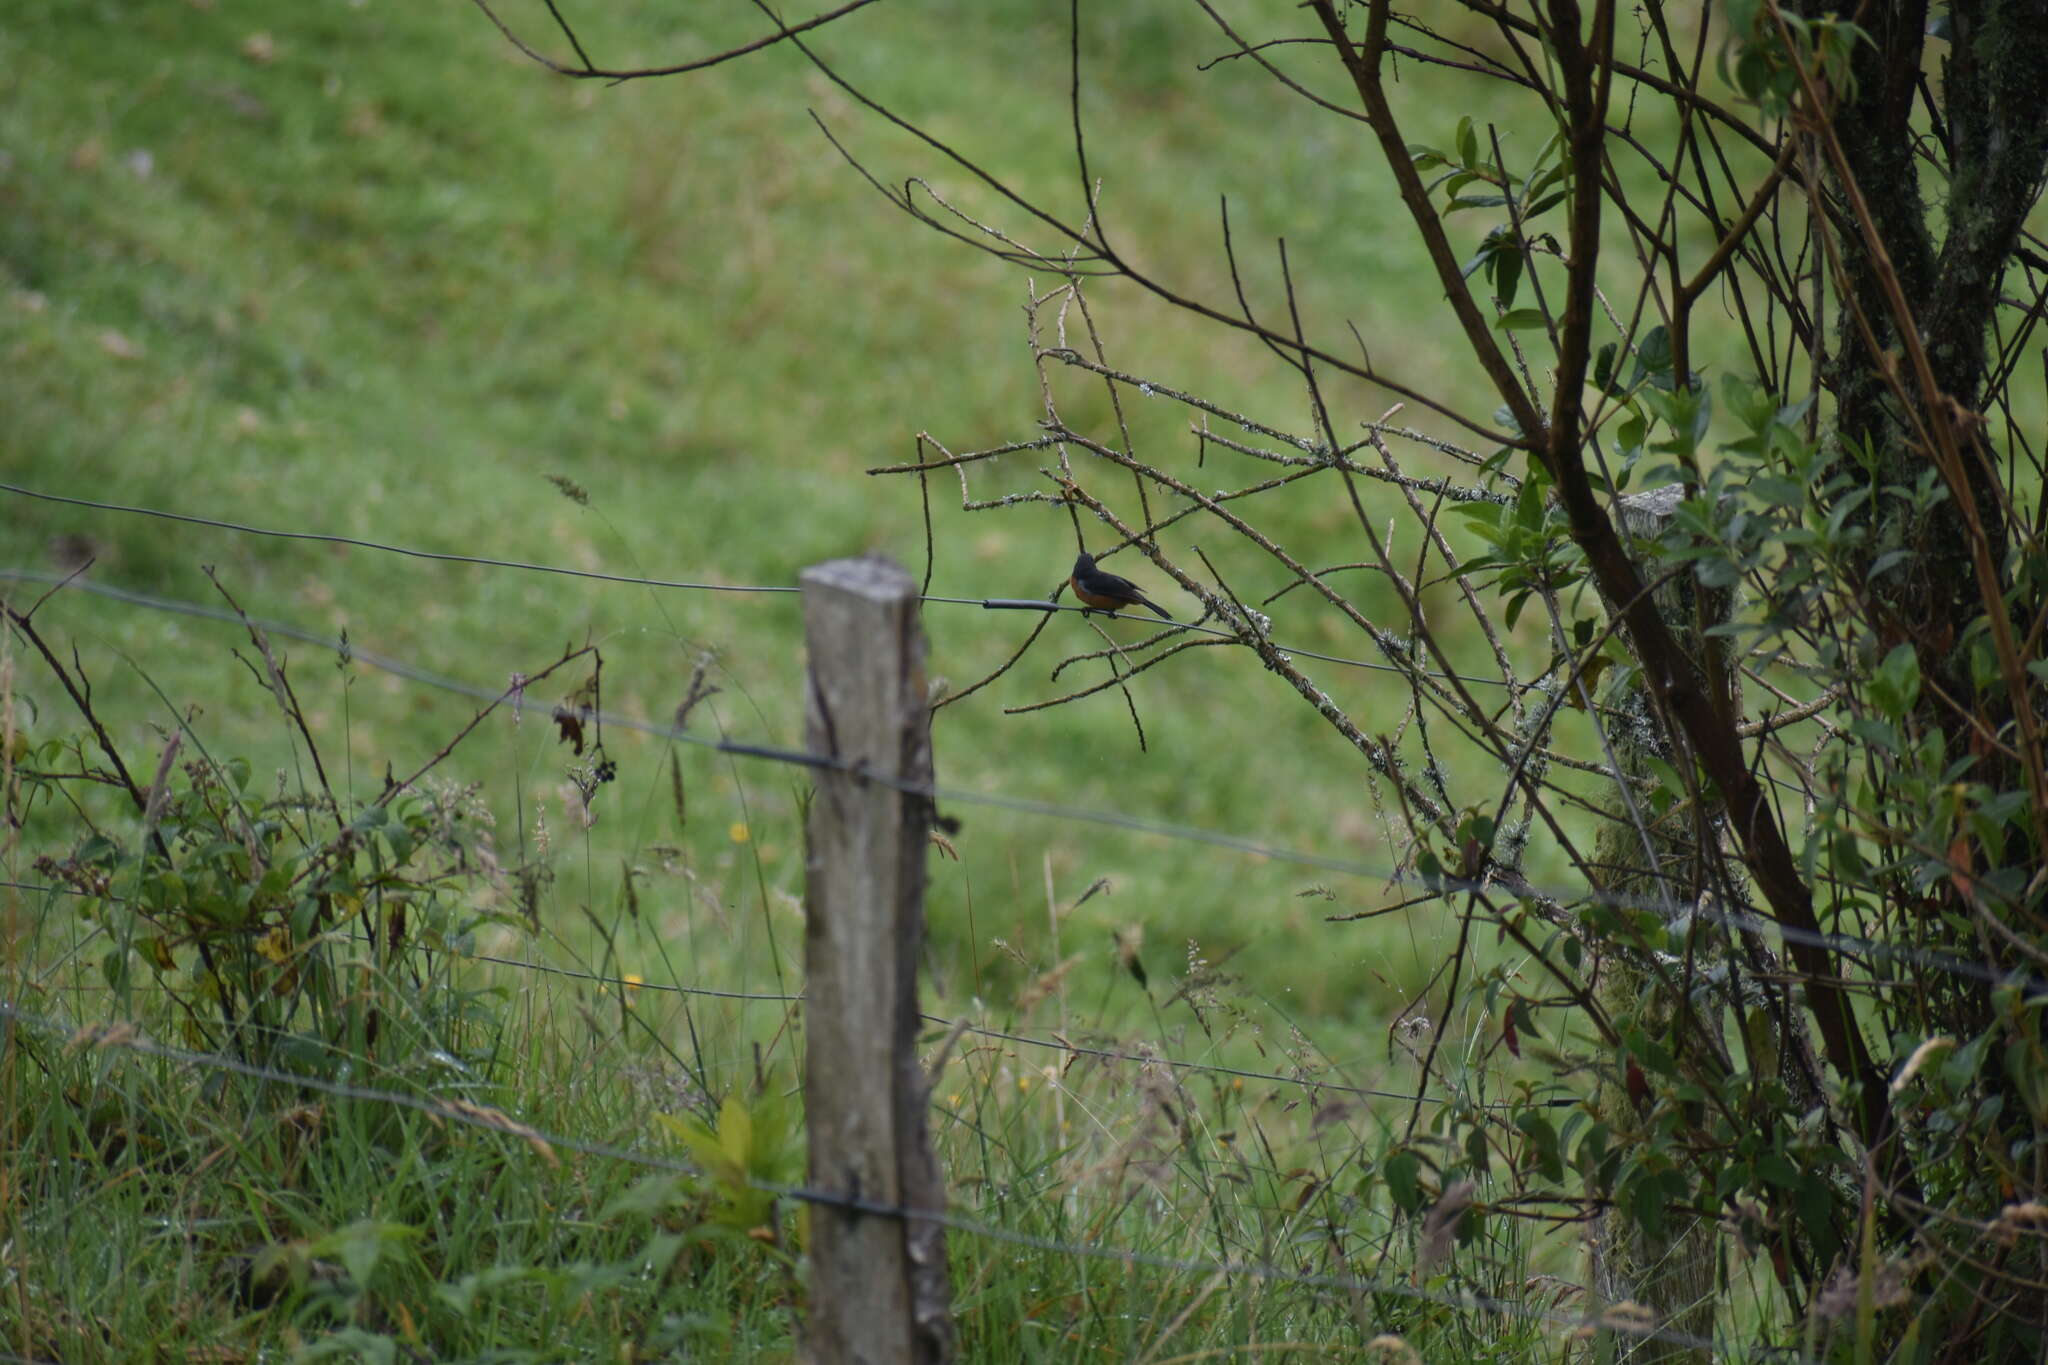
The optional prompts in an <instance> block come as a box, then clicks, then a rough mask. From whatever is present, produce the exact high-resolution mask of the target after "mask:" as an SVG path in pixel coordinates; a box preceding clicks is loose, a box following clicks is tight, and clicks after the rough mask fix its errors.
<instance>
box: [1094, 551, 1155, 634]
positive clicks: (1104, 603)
mask: <svg viewBox="0 0 2048 1365" xmlns="http://www.w3.org/2000/svg"><path fill="white" fill-rule="evenodd" d="M1073 581H1074V596H1076V597H1078V598H1080V599H1081V605H1082V606H1084V607H1091V608H1094V609H1096V610H1099V611H1115V610H1116V609H1117V608H1118V607H1128V606H1140V607H1150V608H1151V609H1152V610H1153V611H1156V612H1158V613H1159V614H1160V615H1161V616H1164V617H1165V618H1166V619H1167V620H1169V621H1171V620H1172V619H1173V616H1172V614H1171V613H1170V612H1168V611H1167V610H1166V608H1165V607H1162V606H1160V605H1159V604H1158V603H1157V602H1154V601H1152V600H1150V599H1149V598H1147V597H1146V596H1145V594H1143V593H1141V592H1139V591H1138V585H1137V584H1135V583H1133V582H1131V580H1130V579H1128V578H1118V577H1117V576H1116V575H1115V574H1113V573H1105V572H1103V571H1102V570H1101V569H1098V568H1096V567H1095V556H1094V555H1091V554H1089V553H1088V552H1087V551H1085V550H1084V551H1082V552H1081V555H1080V557H1079V558H1077V559H1076V560H1075V561H1074V580H1073Z"/></svg>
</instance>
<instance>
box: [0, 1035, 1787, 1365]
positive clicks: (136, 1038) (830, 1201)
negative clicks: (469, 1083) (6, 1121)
mask: <svg viewBox="0 0 2048 1365" xmlns="http://www.w3.org/2000/svg"><path fill="white" fill-rule="evenodd" d="M0 1019H5V1020H7V1021H9V1022H10V1023H12V1024H13V1025H15V1026H16V1027H20V1028H26V1029H30V1030H32V1031H34V1032H38V1033H41V1034H43V1035H45V1036H48V1037H61V1038H64V1039H65V1040H66V1045H67V1046H68V1047H73V1048H76V1047H96V1048H119V1049H122V1050H125V1051H129V1052H134V1053H137V1054H140V1055H142V1056H146V1057H153V1058H157V1059H159V1060H162V1061H167V1062H171V1063H173V1064H176V1065H179V1066H186V1067H196V1068H201V1069H205V1070H213V1071H222V1072H228V1073H231V1074H234V1075H239V1076H244V1077H247V1078H249V1079H251V1080H255V1081H260V1082H263V1083H265V1084H274V1085H283V1086H291V1087H295V1088H299V1089H305V1090H313V1091H317V1092H319V1093H321V1094H327V1095H333V1096H336V1097H338V1098H342V1099H350V1100H356V1101H359V1102H362V1103H370V1104H388V1105H392V1106H395V1107H398V1108H403V1109H410V1110H413V1111H415V1112H417V1113H422V1114H426V1115H429V1116H430V1117H433V1118H436V1119H439V1120H441V1121H443V1122H447V1123H456V1124H461V1125H463V1126H465V1127H471V1128H477V1129H481V1130H483V1131H485V1132H491V1133H497V1134H499V1135H501V1136H504V1137H509V1138H514V1139H517V1140H518V1141H520V1142H523V1143H525V1144H527V1145H528V1147H529V1148H531V1149H533V1150H535V1151H543V1150H545V1151H547V1152H549V1153H550V1154H551V1153H552V1150H553V1149H560V1150H562V1151H569V1152H576V1153H578V1154H580V1155H583V1156H588V1157H593V1158H596V1159H599V1160H604V1161H617V1162H622V1163H625V1164H628V1165H633V1166H638V1167H641V1168H644V1169H647V1170H653V1171H660V1172H664V1173H667V1174H672V1175H679V1176H687V1177H691V1178H696V1179H708V1180H715V1179H716V1177H714V1176H712V1175H711V1174H710V1173H708V1172H706V1171H704V1170H702V1169H701V1168H699V1167H696V1166H692V1165H691V1164H690V1163H688V1162H686V1161H681V1160H678V1159H677V1158H675V1157H672V1156H669V1155H667V1154H665V1153H660V1152H649V1151H645V1150H641V1149H638V1148H632V1147H622V1146H619V1145H617V1144H614V1143H605V1142H593V1141H589V1140H587V1139H584V1138H578V1137H572V1136H570V1135H568V1134H563V1133H555V1132H550V1131H547V1130H545V1129H541V1128H538V1127H535V1126H533V1125H531V1124H527V1123H523V1122H521V1121H519V1120H518V1119H515V1118H513V1117H512V1116H511V1115H509V1114H505V1113H503V1112H502V1111H499V1110H495V1109H490V1108H487V1107H485V1106H480V1105H475V1104H471V1103H468V1102H466V1101H465V1102H463V1103H461V1104H452V1103H448V1102H445V1101H441V1100H437V1099H435V1098H433V1097H431V1096H421V1095H409V1094H406V1093H404V1092H402V1091H396V1090H380V1089H376V1088H374V1087H370V1086H360V1085H352V1084H349V1083H347V1082H344V1081H333V1080H328V1079H326V1078H324V1077H318V1076H308V1075H297V1074H293V1073H290V1072H283V1071H276V1070H273V1069H272V1068H269V1067H265V1066H261V1065H258V1064H256V1063H253V1062H247V1061H244V1060H242V1059H240V1058H238V1057H229V1056H224V1055H221V1054H219V1053H207V1052H193V1051H190V1050H188V1049H185V1048H180V1047H173V1046H171V1045H169V1044H166V1043H161V1042H158V1041H156V1040H155V1039H152V1038H150V1037H149V1036H148V1035H146V1034H144V1033H143V1032H142V1031H141V1030H140V1029H139V1028H138V1027H137V1026H135V1025H133V1024H130V1023H105V1024H95V1025H88V1026H85V1027H83V1028H73V1027H69V1026H66V1025H64V1024H62V1023H59V1022H57V1021H56V1020H53V1019H46V1018H43V1017H41V1016H39V1015H35V1014H31V1013H29V1012H28V1011H26V1010H23V1009H21V1008H20V1007H18V1006H16V1005H14V1004H11V1003H9V1002H6V1001H0ZM746 1183H747V1184H748V1186H750V1187H751V1188H753V1189H756V1190H760V1191H761V1192H763V1193H766V1194H772V1195H775V1196H777V1197H778V1198H784V1199H790V1200H795V1201H797V1202H799V1203H804V1204H809V1205H813V1206H816V1207H822V1208H831V1209H838V1210H842V1211H844V1212H848V1213H858V1214H863V1215H867V1216H870V1217H878V1218H891V1219H895V1220H897V1221H902V1222H920V1223H935V1224H938V1225H940V1226H942V1227H944V1228H945V1229H946V1230H947V1231H948V1232H955V1233H959V1234H961V1235H964V1236H969V1237H976V1238H981V1239H983V1240H986V1241H992V1242H1000V1243H1006V1244H1008V1245H1012V1246H1022V1247H1026V1248H1029V1249H1031V1250H1034V1251H1043V1252H1046V1253H1049V1254H1052V1255H1057V1256H1071V1257H1076V1258H1082V1257H1085V1258H1088V1259H1093V1260H1104V1261H1113V1262H1116V1263H1117V1264H1120V1265H1123V1266H1126V1267H1143V1268H1146V1269H1152V1270H1165V1271H1169V1272H1172V1273H1175V1274H1186V1275H1202V1276H1221V1277H1225V1278H1237V1279H1255V1280H1262V1281H1267V1282H1270V1283H1275V1284H1283V1285H1291V1286H1294V1287H1297V1288H1302V1289H1309V1290H1317V1291H1323V1292H1331V1293H1347V1294H1383V1295H1387V1296H1390V1297H1394V1298H1401V1299H1409V1300H1412V1301H1416V1302H1421V1303H1428V1304H1433V1305H1436V1306H1438V1307H1443V1308H1449V1309H1451V1310H1453V1311H1456V1312H1461V1313H1493V1314H1499V1315H1501V1316H1504V1317H1514V1318H1520V1319H1523V1320H1525V1321H1530V1322H1541V1323H1544V1324H1546V1325H1549V1326H1554V1327H1559V1328H1563V1329H1566V1330H1569V1331H1602V1330H1604V1331H1612V1332H1616V1333H1620V1334H1623V1335H1626V1336H1629V1337H1633V1338H1640V1339H1644V1340H1655V1341H1662V1342H1667V1343H1669V1344H1671V1345H1674V1346H1682V1347H1686V1348H1688V1349H1691V1350H1701V1351H1708V1352H1713V1353H1717V1354H1729V1355H1734V1354H1739V1353H1738V1352H1734V1351H1731V1350H1727V1349H1726V1348H1723V1347H1721V1346H1720V1345H1718V1344H1717V1343H1716V1342H1714V1341H1713V1340H1711V1339H1710V1338H1706V1337H1701V1336H1697V1335H1694V1334H1692V1333H1688V1332H1683V1331H1679V1330H1677V1329H1675V1328H1669V1327H1663V1326H1659V1325H1658V1324H1659V1323H1662V1322H1663V1321H1665V1320H1666V1318H1667V1317H1668V1315H1667V1314H1665V1313H1663V1312H1660V1311H1659V1310H1657V1309H1655V1308H1654V1307H1650V1306H1648V1305H1643V1304H1638V1303H1624V1304H1616V1305H1613V1306H1611V1307H1610V1308H1608V1309H1607V1310H1606V1311H1604V1312H1602V1313H1598V1314H1590V1315H1589V1314H1574V1313H1566V1312H1562V1311H1560V1310H1558V1309H1554V1308H1545V1307H1543V1306H1542V1305H1540V1304H1529V1303H1523V1302H1520V1301H1518V1300H1514V1299H1503V1298H1499V1297H1497V1296H1494V1295H1489V1294H1481V1293H1477V1292H1474V1291H1461V1292H1455V1293H1454V1292H1448V1291H1441V1290H1433V1289H1428V1288H1425V1287H1423V1286H1421V1285H1414V1284H1406V1283H1403V1282H1401V1281H1399V1280H1382V1279H1372V1278H1368V1277H1364V1276H1353V1275H1327V1274H1316V1275H1311V1274H1303V1273H1301V1272H1298V1271H1291V1270H1287V1269H1285V1268H1284V1267H1281V1266H1276V1265H1272V1264H1270V1263H1267V1262H1260V1261H1214V1260H1201V1259H1195V1258H1183V1257H1174V1256H1165V1255H1160V1254H1156V1253H1151V1252H1143V1251H1134V1250H1129V1249H1126V1248H1119V1247H1112V1246H1105V1245H1101V1244H1099V1243H1088V1242H1070V1241H1064V1240H1061V1239H1058V1238H1052V1237H1042V1236H1039V1235H1037V1234H1035V1233H1027V1232H1020V1231H1017V1230H1015V1229H1012V1228H1002V1227H996V1226H994V1225H992V1224H988V1223H983V1222H980V1221H977V1220H975V1219H971V1218H967V1217H964V1216H962V1215H960V1214H955V1213H949V1212H945V1211H942V1210H935V1209H918V1208H910V1207H906V1206H902V1205H896V1204H887V1203H880V1202H877V1201H874V1200H869V1199H861V1198H858V1197H855V1196H849V1195H846V1194H841V1193H839V1192H837V1191H833V1190H821V1189H816V1188H813V1187H811V1186H808V1185H788V1184H783V1183H781V1182H778V1181H768V1180H756V1179H752V1178H749V1179H748V1180H747V1182H746ZM1780 1358H1781V1359H1786V1360H1790V1361H1795V1362H1797V1363H1798V1365H1819V1362H1817V1361H1810V1360H1809V1358H1808V1357H1805V1356H1803V1355H1797V1354H1784V1355H1781V1356H1780Z"/></svg>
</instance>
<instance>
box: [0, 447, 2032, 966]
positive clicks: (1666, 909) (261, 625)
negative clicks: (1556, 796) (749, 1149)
mask: <svg viewBox="0 0 2048 1365" xmlns="http://www.w3.org/2000/svg"><path fill="white" fill-rule="evenodd" d="M11 487H12V485H8V484H0V489H8V488H11ZM8 579H12V580H16V581H24V582H37V583H59V582H65V583H68V590H73V591H80V592H87V593H92V594H94V595H96V596H100V597H105V598H108V599H110V600H113V601H117V602H124V603H127V604H129V605H132V606H139V607H143V608H145V609H147V610H152V611H162V612H168V613H172V614H175V615H181V616H192V617H198V618H201V619H203V620H209V621H219V622H223V623H226V624H231V625H236V626H240V627H244V628H254V629H257V630H261V631H264V632H266V633H268V634H271V635H276V636H281V637H283V638H286V639H293V640H299V641H301V642H303V643H306V644H310V645H314V646H317V647H318V648H321V649H325V650H328V651H330V652H333V653H336V654H339V655H345V656H346V657H348V658H349V659H351V660H354V661H358V662H362V663H365V664H368V665H369V666H371V667H374V668H377V669H379V670H381V671H384V672H388V673H390V674H392V675H393V676H395V677H400V678H405V679H407V680H410V681H412V682H417V683H420V684H422V685H424V686H427V687H432V688H434V689H436V690H438V691H443V692H447V693H449V694H451V695H454V696H460V697H465V698H468V699H470V700H473V701H482V702H485V703H489V704H496V703H498V702H500V701H502V700H503V699H504V697H505V695H506V694H505V691H504V690H503V689H499V690H495V691H494V690H492V689H490V688H487V687H481V686H477V685H475V684H472V683H465V682H461V681H459V680H457V679H454V678H449V677H446V676H444V675H442V674H438V673H434V672H432V671H430V670H428V669H425V668H422V667H419V666H418V665H415V664H412V663H408V662H406V661H404V660H400V659H394V658H391V657H389V656H387V655H383V654H378V653H376V652H375V651H372V650H366V649H363V648H361V647H359V646H358V645H356V644H354V643H353V642H344V641H342V640H340V639H337V638H336V637H334V636H332V635H329V634H327V633H324V632H319V631H313V630H308V629H306V628H305V627H302V626H297V625H293V624H291V623H290V622H284V621H277V620H272V619H267V618H262V617H255V616H249V615H247V614H244V613H238V612H234V611H230V610H228V609H226V608H222V607H214V606H210V605H207V604H205V603H199V602H188V601H182V600H179V599H176V598H166V597H158V596H154V595H151V594H149V593H141V592H134V591H131V590H129V589H125V588H116V587H112V586H109V585H106V584H101V583H95V582H93V581H91V580H89V579H69V580H68V579H66V578H65V577H64V576H63V575H57V574H50V573H47V572H45V571H42V570H31V569H5V568H0V580H8ZM791 591H795V590H794V589H792V590H791ZM588 714H589V715H590V717H591V718H593V719H594V720H595V722H596V723H597V725H598V726H600V727H608V728H613V729H619V730H627V731H632V732H635V733H639V734H645V735H648V736H650V737H652V738H655V739H660V740H666V741H670V742H673V743H677V744H685V745H691V746H694V747H698V748H704V749H709V750H713V751H715V752H718V753H722V754H730V755H733V756H736V757H741V758H754V759H760V760H763V761H766V762H773V763H783V764H788V765H793V766H798V767H805V768H812V769H827V770H831V771H836V772H845V773H851V774H853V775H855V776H858V777H860V778H861V779H863V780H865V781H870V782H875V783H877V784H879V785H881V786H885V787H888V788H890V789H892V790H895V791H900V792H902V793H904V794H905V795H908V796H916V797H923V798H925V799H928V800H931V801H933V802H934V803H944V804H950V805H967V806H982V807H986V808H990V809H994V810H1003V811H1010V812H1013V813H1016V814H1020V815H1034V816H1040V817H1043V818H1046V819H1053V820H1064V821H1070V822H1073V823H1078V824H1086V825H1098V826H1104V827H1109V828H1115V829H1123V830H1128V831H1130V832H1132V833H1136V834H1149V835H1156V836H1158V837H1160V838H1165V839H1172V840H1177V841H1180V842H1184V843H1192V844H1200V845H1205V846H1207V847H1211V848H1220V849H1224V850H1227V851H1230V852H1235V853H1242V854H1248V855H1251V856H1254V857H1259V858H1265V859H1269V860H1271V861H1273V862H1278V863H1285V864H1289V865H1292V866H1296V867H1306V868H1311V869H1314V870H1316V871H1320V872H1334V873H1339V874H1342V875H1345V876H1351V877H1357V878H1360V879H1361V880H1366V881H1378V882H1381V883H1383V884H1385V885H1386V886H1388V887H1390V888H1394V889H1400V890H1404V891H1409V892H1416V891H1420V892H1429V893H1433V894H1434V895H1436V896H1439V897H1447V896H1450V895H1505V896H1510V897H1514V898H1517V899H1523V898H1528V899H1539V900H1545V901H1548V902H1550V903H1552V904H1555V905H1558V906H1572V905H1580V904H1593V905H1601V906H1606V907H1608V908H1611V909H1619V910H1632V911H1645V912H1649V913H1652V914H1658V915H1665V914H1668V913H1670V911H1671V910H1672V908H1673V907H1672V905H1671V903H1670V902H1669V901H1667V900H1660V899H1658V898H1656V897H1651V896H1637V895H1630V894H1626V893H1622V892H1616V891H1609V890H1604V889H1600V888H1593V887H1585V886H1575V887H1565V886H1553V885H1541V884H1536V883H1529V882H1520V883H1517V884H1514V885H1510V884H1507V883H1505V882H1501V881H1497V880H1474V879H1469V878H1463V877H1458V876H1454V875H1450V874H1448V873H1447V874H1443V875H1440V876H1438V877H1435V878H1433V879H1430V880H1428V881H1424V880H1423V879H1421V878H1420V877H1418V876H1417V875H1415V874H1414V873H1412V872H1407V871H1404V870H1403V869H1401V868H1398V867H1393V866H1390V865H1388V864H1384V863H1371V862H1367V861H1365V860H1363V859H1358V858H1348V857H1343V856H1340V855H1337V854H1328V853H1317V852H1312V851H1309V850H1305V849H1298V848H1291V847H1288V846H1286V845H1282V844H1274V843H1269V842H1266V841H1264V840H1260V839H1256V838H1253V837H1251V836H1248V835H1242V834H1236V833H1233V832H1231V831H1228V830H1219V829H1210V828H1206V827H1203V826H1199V825H1186V824H1180V823H1177V822H1173V821H1167V820H1158V819H1153V818H1150V817H1147V816H1141V815H1133V814H1131V813H1130V812H1128V811H1122V810H1104V809H1100V808H1091V807H1083V806H1074V805H1067V804H1063V803H1060V802H1054V801H1041V800H1037V799H1035V798H1032V797H1020V796H1007V795H1003V794H1001V793H996V792H979V791H973V790H970V789H968V788H964V787H949V786H945V785H943V784H940V783H925V782H912V781H909V780H907V779H904V778H899V777H895V776H892V775H890V774H887V773H881V772H877V771H874V770H873V769H871V768H868V767H866V766H865V765H861V764H857V763H852V762H849V761H848V760H846V759H843V758H840V757H838V756H836V755H831V754H819V753H812V752H810V751H808V750H804V749H793V748H789V747H786V746H781V745H773V744H755V743H746V742H742V741H738V740H732V739H726V738H718V739H713V738H710V737H708V736H705V735H699V734H694V733H692V732H690V731H689V730H687V729H685V728H682V727H679V726H674V725H663V724H660V723H657V722H654V721H647V720H642V719H640V718H638V717H635V716H628V715H624V714H620V713H615V712H607V711H597V710H593V711H590V712H589V713H588ZM1684 913H1687V914H1689V915H1691V916H1692V917H1693V918H1694V919H1697V920H1701V921H1704V922H1708V923H1713V924H1719V925H1722V926H1724V927H1726V928H1730V929H1736V930H1741V931H1743V932H1747V933H1757V934H1775V935H1778V936H1779V937H1781V938H1783V939H1785V940H1786V941H1787V942H1793V943H1800V944H1807V945H1811V946H1813V947H1819V948H1825V949H1828V950H1829V951H1831V952H1838V953H1843V954H1845V955H1862V956H1867V957H1872V958H1879V959H1885V960H1891V961H1898V962H1903V963H1905V964H1907V965H1909V966H1915V967H1924V968H1927V969H1929V970H1934V971H1941V972H1946V973H1950V974H1953V975H1957V976H1963V977H1968V978H1970V979H1972V980H1976V981H1979V982H1983V983H1985V984H1988V985H2000V986H2003V985H2012V986H2017V987H2019V988H2021V989H2024V990H2027V991H2030V992H2043V991H2048V977H2044V976H2040V975H2036V974H2034V973H2032V972H2028V971H2026V970H2024V969H2020V968H2014V969H2011V970H2005V971H2001V970H1998V969H1995V968H1992V967H1987V966H1985V965H1983V964H1982V963H1977V962H1971V961H1969V960H1968V959H1965V958H1959V957H1956V956H1954V955H1953V954H1949V953H1942V952H1937V951H1935V950H1932V949H1927V948H1921V947H1918V946H1916V945H1913V944H1896V943H1887V942H1885V941H1883V940H1879V939H1871V938H1865V937H1860V936H1858V935H1854V934H1844V933H1833V932H1828V931H1820V932H1815V931H1813V930H1808V929H1801V928H1799V927H1797V926H1794V925H1787V924H1781V923H1780V922H1778V921H1777V920H1775V919H1770V918H1767V917H1765V916H1761V915H1754V914H1749V913H1747V912H1745V911H1740V910H1733V909H1726V908H1722V907H1720V906H1717V905H1711V904H1706V903H1700V904H1695V905H1692V906H1689V907H1685V908H1684Z"/></svg>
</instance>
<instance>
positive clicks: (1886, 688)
mask: <svg viewBox="0 0 2048 1365" xmlns="http://www.w3.org/2000/svg"><path fill="white" fill-rule="evenodd" d="M1865 690H1866V691H1867V693H1868V694H1869V697H1870V701H1871V704H1872V705H1874V706H1875V707H1877V709H1878V710H1880V711H1882V712H1884V713H1885V715H1887V716H1889V717H1891V718H1892V719H1893V720H1901V719H1903V718H1904V717H1905V715H1906V713H1907V712H1908V711H1910V710H1912V709H1913V703H1914V702H1916V701H1918V700H1919V699H1920V656H1919V655H1918V654H1917V653H1916V652H1915V651H1914V649H1913V647H1912V646H1911V645H1897V646H1894V647H1893V649H1892V652H1891V653H1889V654H1887V655H1885V656H1884V662H1883V663H1881V664H1879V665H1878V666H1877V671H1876V672H1875V673H1873V674H1872V675H1871V677H1870V683H1869V686H1868V687H1867V688H1866V689H1865Z"/></svg>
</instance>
